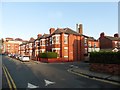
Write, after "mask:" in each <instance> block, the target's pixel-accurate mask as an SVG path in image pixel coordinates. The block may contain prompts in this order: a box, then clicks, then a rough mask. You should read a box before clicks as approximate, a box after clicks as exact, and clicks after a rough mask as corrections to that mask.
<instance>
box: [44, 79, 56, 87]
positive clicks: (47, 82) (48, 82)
mask: <svg viewBox="0 0 120 90" xmlns="http://www.w3.org/2000/svg"><path fill="white" fill-rule="evenodd" d="M44 81H45V86H48V85H50V84H55V82H51V81H49V80H44Z"/></svg>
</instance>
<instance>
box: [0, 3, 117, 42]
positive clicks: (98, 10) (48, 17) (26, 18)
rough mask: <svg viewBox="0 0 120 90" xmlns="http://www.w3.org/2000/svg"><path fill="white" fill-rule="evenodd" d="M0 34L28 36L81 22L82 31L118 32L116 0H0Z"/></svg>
mask: <svg viewBox="0 0 120 90" xmlns="http://www.w3.org/2000/svg"><path fill="white" fill-rule="evenodd" d="M0 7H1V13H2V14H0V24H1V28H0V38H6V37H12V38H22V39H24V40H29V39H30V37H34V38H37V34H39V33H41V34H44V33H47V34H49V29H50V28H51V27H52V28H66V27H68V28H71V29H73V30H74V31H76V24H77V23H81V24H83V34H84V35H87V36H92V37H94V38H96V39H98V38H99V35H100V33H101V32H105V35H110V36H113V35H114V33H117V32H118V2H2V3H0Z"/></svg>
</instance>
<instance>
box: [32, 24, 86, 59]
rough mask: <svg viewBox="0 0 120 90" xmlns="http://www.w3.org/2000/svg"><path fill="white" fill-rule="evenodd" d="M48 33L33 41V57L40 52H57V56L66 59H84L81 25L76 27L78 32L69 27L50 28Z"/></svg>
mask: <svg viewBox="0 0 120 90" xmlns="http://www.w3.org/2000/svg"><path fill="white" fill-rule="evenodd" d="M49 31H50V34H44V35H42V36H40V37H38V38H37V39H36V40H35V41H34V45H35V57H36V56H37V55H38V54H39V53H42V52H50V51H52V52H57V53H58V58H63V59H64V58H65V59H68V61H80V60H84V54H85V47H84V37H86V36H85V35H83V34H82V25H81V24H80V25H79V27H78V31H79V32H75V31H73V30H72V29H70V28H57V29H56V30H55V29H54V28H50V30H49Z"/></svg>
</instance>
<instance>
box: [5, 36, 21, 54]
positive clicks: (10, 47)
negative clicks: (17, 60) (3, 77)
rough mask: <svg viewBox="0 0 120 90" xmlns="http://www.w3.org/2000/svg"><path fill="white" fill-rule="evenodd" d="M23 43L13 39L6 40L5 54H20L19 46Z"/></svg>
mask: <svg viewBox="0 0 120 90" xmlns="http://www.w3.org/2000/svg"><path fill="white" fill-rule="evenodd" d="M21 43H22V41H19V40H14V39H13V38H5V39H4V43H3V53H11V54H19V45H20V44H21Z"/></svg>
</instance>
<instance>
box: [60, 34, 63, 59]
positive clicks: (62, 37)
mask: <svg viewBox="0 0 120 90" xmlns="http://www.w3.org/2000/svg"><path fill="white" fill-rule="evenodd" d="M60 56H61V57H62V58H64V33H62V34H61V55H60Z"/></svg>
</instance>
